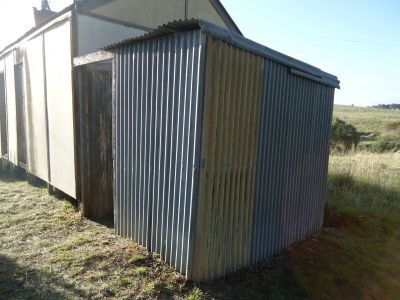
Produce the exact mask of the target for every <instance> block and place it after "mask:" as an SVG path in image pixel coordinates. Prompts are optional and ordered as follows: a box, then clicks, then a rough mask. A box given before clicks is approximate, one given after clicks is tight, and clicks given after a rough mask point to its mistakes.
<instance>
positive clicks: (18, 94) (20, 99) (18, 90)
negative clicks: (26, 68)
mask: <svg viewBox="0 0 400 300" xmlns="http://www.w3.org/2000/svg"><path fill="white" fill-rule="evenodd" d="M14 74H15V75H14V76H15V104H16V113H17V140H18V163H19V165H20V167H23V168H25V169H27V154H26V125H25V91H24V78H23V65H22V63H21V64H18V65H15V69H14Z"/></svg>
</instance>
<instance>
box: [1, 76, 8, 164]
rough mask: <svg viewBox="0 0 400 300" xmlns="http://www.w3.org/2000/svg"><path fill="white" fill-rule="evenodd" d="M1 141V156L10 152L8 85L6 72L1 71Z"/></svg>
mask: <svg viewBox="0 0 400 300" xmlns="http://www.w3.org/2000/svg"><path fill="white" fill-rule="evenodd" d="M0 139H1V140H0V141H1V149H0V151H1V156H5V155H7V153H8V135H7V105H6V86H5V77H4V72H0Z"/></svg>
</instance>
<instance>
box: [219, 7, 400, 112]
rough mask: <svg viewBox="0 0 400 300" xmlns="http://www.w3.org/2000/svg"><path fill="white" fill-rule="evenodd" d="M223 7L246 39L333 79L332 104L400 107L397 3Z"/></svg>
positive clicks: (399, 34) (399, 48)
mask: <svg viewBox="0 0 400 300" xmlns="http://www.w3.org/2000/svg"><path fill="white" fill-rule="evenodd" d="M222 3H223V4H224V6H225V8H226V9H227V10H228V11H229V13H230V14H231V16H232V17H233V19H234V20H235V22H236V23H237V25H238V26H239V27H240V29H241V30H242V32H243V33H244V35H245V36H247V37H248V38H250V39H253V40H255V41H257V42H259V43H261V44H264V45H266V46H268V47H270V48H272V49H275V50H278V51H280V52H283V53H285V54H287V55H290V56H292V57H295V58H298V59H300V60H304V61H306V62H308V63H310V64H312V65H315V66H316V67H319V68H321V69H323V70H324V71H327V72H329V73H332V74H334V75H336V76H338V78H339V80H340V81H341V90H339V91H336V96H335V103H337V104H348V105H350V104H355V105H360V106H369V105H374V104H379V103H393V102H396V103H400V1H394V0H393V1H389V0H381V1H371V0H370V1H361V0H347V1H345V0H331V1H324V0H319V1H317V0H302V1H294V0H292V1H289V0H280V1H270V0H252V1H237V0H222Z"/></svg>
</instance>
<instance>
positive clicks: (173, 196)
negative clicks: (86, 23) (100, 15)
mask: <svg viewBox="0 0 400 300" xmlns="http://www.w3.org/2000/svg"><path fill="white" fill-rule="evenodd" d="M107 49H114V50H113V51H114V52H115V62H114V79H113V80H114V95H113V96H114V99H113V103H114V104H113V105H114V108H113V113H114V115H113V116H114V118H113V123H114V129H113V134H114V141H113V148H114V183H115V186H114V193H115V195H114V197H115V223H116V231H117V233H119V234H122V235H124V236H127V237H130V238H133V239H134V240H136V241H137V242H139V243H140V244H142V245H144V246H146V247H147V248H148V249H149V250H150V251H152V252H158V253H160V254H161V257H162V258H163V259H165V260H166V261H167V262H169V263H170V264H171V265H172V266H173V267H175V268H176V269H177V270H178V271H180V272H181V273H183V274H185V275H186V276H187V277H191V278H193V279H195V280H207V279H212V278H216V277H220V276H223V275H225V274H226V273H229V272H232V271H235V270H237V269H239V268H241V267H244V266H247V265H249V264H252V263H256V262H259V261H262V260H264V259H267V258H270V257H271V256H273V255H276V254H278V253H279V252H281V251H282V250H283V249H284V248H285V247H287V246H288V245H290V244H292V243H294V242H297V241H300V240H302V239H304V238H306V237H307V236H309V235H311V234H312V233H314V232H316V231H318V230H320V229H321V227H322V218H323V209H324V204H325V195H326V175H327V163H328V143H329V136H330V126H331V116H332V109H333V96H334V88H336V87H338V86H339V81H338V80H337V78H336V77H335V76H333V75H330V74H328V73H325V72H323V71H321V70H319V69H317V68H315V67H312V66H310V65H308V64H305V63H303V62H300V61H298V60H295V59H293V58H290V57H288V56H285V55H283V54H281V53H278V52H276V51H274V50H271V49H269V48H266V47H264V46H261V45H259V44H256V43H254V42H252V41H250V40H248V39H245V38H243V37H242V36H240V35H238V34H235V33H232V32H229V31H226V30H224V29H222V28H219V27H216V26H214V25H211V24H208V23H206V22H203V21H195V20H191V21H178V22H175V23H171V24H168V25H165V26H162V27H160V28H159V29H158V30H155V31H153V32H150V33H148V34H145V35H144V36H142V37H138V38H135V39H132V40H127V41H123V42H121V43H118V44H114V45H111V46H110V47H108V48H107Z"/></svg>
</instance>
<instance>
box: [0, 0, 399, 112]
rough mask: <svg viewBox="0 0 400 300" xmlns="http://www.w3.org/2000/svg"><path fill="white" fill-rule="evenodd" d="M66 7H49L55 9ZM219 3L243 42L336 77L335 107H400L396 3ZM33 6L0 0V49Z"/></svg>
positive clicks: (56, 1) (26, 21) (57, 3)
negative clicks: (258, 44)
mask: <svg viewBox="0 0 400 300" xmlns="http://www.w3.org/2000/svg"><path fill="white" fill-rule="evenodd" d="M143 1H144V0H143ZM192 1H196V0H192ZM71 2H72V1H71V0H50V5H51V7H52V8H53V9H55V10H59V9H61V8H63V7H64V6H66V5H68V4H70V3H71ZM222 3H223V4H224V6H225V7H226V9H227V10H228V11H229V13H230V14H231V16H232V17H233V19H234V20H235V22H236V23H237V24H238V26H239V27H240V28H241V30H242V31H243V33H244V35H245V36H247V37H248V38H251V39H253V40H255V41H257V42H259V43H261V44H264V45H266V46H268V47H270V48H272V49H275V50H278V51H281V52H283V53H285V54H287V55H290V56H292V57H295V58H298V59H300V60H303V61H306V62H307V63H310V64H312V65H315V66H316V67H319V68H321V69H323V70H324V71H327V72H329V73H332V74H334V75H336V76H338V78H339V79H340V81H341V90H338V91H336V96H335V103H337V104H348V105H350V104H355V105H360V106H369V105H374V104H379V103H393V102H397V103H400V1H398V0H396V1H395V0H391V1H390V0H381V1H377V0H376V1H372V0H367V1H361V0H347V1H346V0H330V1H326V0H318V1H317V0H301V1H298V0H297V1H295V0H279V1H276V0H275V1H271V0H251V1H240V0H222ZM32 6H40V0H12V1H9V0H0V28H2V30H1V32H0V48H2V47H3V46H4V45H6V44H7V43H9V42H11V41H13V40H15V38H16V37H18V36H20V35H21V34H23V33H24V32H25V31H27V30H28V29H29V28H30V26H31V25H32Z"/></svg>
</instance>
